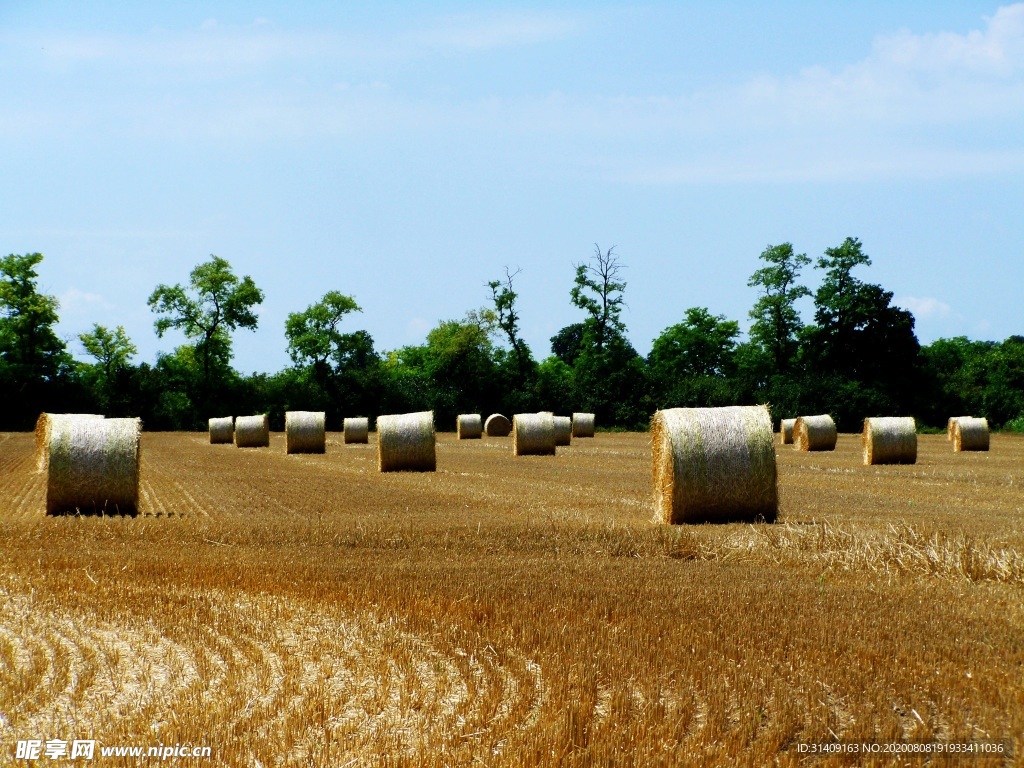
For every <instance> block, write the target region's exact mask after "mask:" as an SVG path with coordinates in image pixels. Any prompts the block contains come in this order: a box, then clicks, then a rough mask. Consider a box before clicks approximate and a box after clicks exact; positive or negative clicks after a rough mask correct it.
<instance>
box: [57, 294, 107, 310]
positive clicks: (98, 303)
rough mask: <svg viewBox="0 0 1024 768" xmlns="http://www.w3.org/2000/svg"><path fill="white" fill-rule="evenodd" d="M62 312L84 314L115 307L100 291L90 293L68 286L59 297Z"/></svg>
mask: <svg viewBox="0 0 1024 768" xmlns="http://www.w3.org/2000/svg"><path fill="white" fill-rule="evenodd" d="M57 300H58V301H59V302H60V309H61V314H62V315H65V314H68V315H71V314H82V313H86V312H90V311H94V310H96V309H104V310H105V309H113V308H114V305H113V304H111V303H110V302H109V301H107V300H106V299H105V298H104V297H103V296H101V295H100V294H98V293H89V292H88V291H82V290H80V289H78V288H68V289H67V290H66V291H64V292H63V293H62V294H60V295H59V296H58V297H57Z"/></svg>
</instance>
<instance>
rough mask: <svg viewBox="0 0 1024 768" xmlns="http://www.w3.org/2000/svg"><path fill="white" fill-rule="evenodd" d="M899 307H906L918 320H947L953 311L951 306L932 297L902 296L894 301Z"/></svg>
mask: <svg viewBox="0 0 1024 768" xmlns="http://www.w3.org/2000/svg"><path fill="white" fill-rule="evenodd" d="M893 303H894V304H895V305H896V306H898V307H906V308H907V309H909V310H910V311H911V312H912V313H913V315H914V317H916V318H917V319H918V320H935V319H941V318H947V317H949V315H950V312H951V311H952V310H951V308H950V306H949V304H947V303H946V302H944V301H939V300H938V299H936V298H933V297H931V296H924V297H917V296H900V297H896V298H894V299H893Z"/></svg>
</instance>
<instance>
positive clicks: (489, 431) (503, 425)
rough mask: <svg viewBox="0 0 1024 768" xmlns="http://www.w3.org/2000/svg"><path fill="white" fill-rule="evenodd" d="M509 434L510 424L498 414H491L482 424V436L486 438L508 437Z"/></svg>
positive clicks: (506, 418) (504, 417)
mask: <svg viewBox="0 0 1024 768" xmlns="http://www.w3.org/2000/svg"><path fill="white" fill-rule="evenodd" d="M511 432H512V422H511V421H509V420H508V417H507V416H502V415H501V414H500V413H492V414H491V415H490V416H488V417H487V421H485V422H484V434H486V435H487V436H488V437H508V436H509V434H510V433H511Z"/></svg>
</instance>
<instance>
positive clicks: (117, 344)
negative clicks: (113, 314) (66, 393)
mask: <svg viewBox="0 0 1024 768" xmlns="http://www.w3.org/2000/svg"><path fill="white" fill-rule="evenodd" d="M78 339H79V341H81V342H82V346H83V347H84V348H85V351H86V353H87V354H88V355H90V356H91V357H93V358H95V360H96V364H95V366H93V367H94V369H95V371H96V372H97V373H98V379H99V381H98V387H97V388H98V390H99V399H100V402H101V404H102V405H103V406H104V411H109V410H110V409H111V405H112V403H113V402H114V400H115V399H116V393H117V390H118V388H119V386H118V384H119V382H123V381H124V380H125V379H126V376H125V374H126V372H127V369H128V367H129V361H130V360H131V359H132V358H133V357H134V356H135V355H136V354H138V349H137V348H136V347H135V345H134V344H132V342H131V339H129V338H128V334H127V333H125V330H124V326H120V325H119V326H117V328H115V329H114V330H113V331H111V330H110V329H109V328H106V327H104V326H102V325H100V324H99V323H94V324H93V327H92V330H91V331H89V332H88V333H82V334H79V336H78Z"/></svg>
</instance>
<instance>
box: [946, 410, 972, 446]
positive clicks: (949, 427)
mask: <svg viewBox="0 0 1024 768" xmlns="http://www.w3.org/2000/svg"><path fill="white" fill-rule="evenodd" d="M969 418H971V417H970V416H950V417H949V421H947V422H946V439H947V440H949V442H953V431H954V430H955V429H956V423H957V421H959V420H960V419H969Z"/></svg>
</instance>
